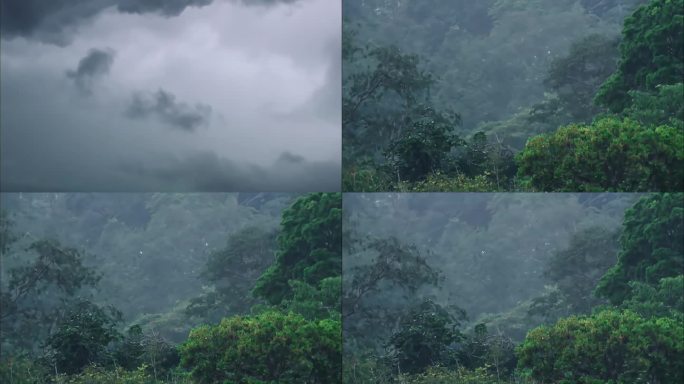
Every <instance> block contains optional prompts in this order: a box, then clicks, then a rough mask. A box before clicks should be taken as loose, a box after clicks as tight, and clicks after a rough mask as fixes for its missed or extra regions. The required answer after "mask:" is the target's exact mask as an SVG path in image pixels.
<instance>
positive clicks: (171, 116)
mask: <svg viewBox="0 0 684 384" xmlns="http://www.w3.org/2000/svg"><path fill="white" fill-rule="evenodd" d="M126 116H128V117H130V118H132V119H142V118H147V117H149V116H156V117H157V118H158V119H159V120H160V121H161V122H163V123H166V124H168V125H169V126H171V127H173V128H177V129H181V130H183V131H187V132H192V131H194V130H195V129H197V128H198V127H200V126H203V125H207V124H209V118H210V117H211V106H209V105H206V104H201V103H197V104H195V105H194V106H190V105H189V104H187V103H184V102H177V101H176V97H175V96H174V95H173V94H171V93H170V92H167V91H165V90H163V89H160V90H158V91H157V92H155V93H136V94H134V95H133V98H132V100H131V104H130V105H129V106H128V110H127V111H126Z"/></svg>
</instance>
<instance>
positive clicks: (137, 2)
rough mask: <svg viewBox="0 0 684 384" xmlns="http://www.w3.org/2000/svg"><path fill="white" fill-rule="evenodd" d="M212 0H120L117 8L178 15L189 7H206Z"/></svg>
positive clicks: (128, 10)
mask: <svg viewBox="0 0 684 384" xmlns="http://www.w3.org/2000/svg"><path fill="white" fill-rule="evenodd" d="M211 2H212V0H119V1H117V3H118V4H117V9H118V10H119V11H120V12H125V13H158V14H161V15H164V16H167V17H171V16H178V15H180V14H181V13H182V12H183V10H185V8H187V7H204V6H206V5H209V4H211Z"/></svg>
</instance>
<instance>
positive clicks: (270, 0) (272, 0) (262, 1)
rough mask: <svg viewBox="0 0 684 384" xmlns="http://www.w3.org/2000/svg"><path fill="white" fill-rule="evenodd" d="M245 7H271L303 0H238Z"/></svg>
mask: <svg viewBox="0 0 684 384" xmlns="http://www.w3.org/2000/svg"><path fill="white" fill-rule="evenodd" d="M237 1H238V2H240V3H242V4H244V5H257V6H270V5H276V4H291V3H296V2H298V1H301V0H237Z"/></svg>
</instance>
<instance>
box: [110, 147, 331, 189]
mask: <svg viewBox="0 0 684 384" xmlns="http://www.w3.org/2000/svg"><path fill="white" fill-rule="evenodd" d="M120 169H121V170H122V171H123V172H124V173H126V174H127V175H129V176H131V175H133V176H134V177H135V178H137V179H140V180H146V182H147V183H152V185H153V186H156V189H159V190H166V189H167V188H170V190H171V191H207V192H214V191H216V192H220V191H237V192H241V191H263V192H275V191H277V192H310V191H322V192H330V191H339V190H340V177H341V174H340V165H339V163H335V162H310V161H307V160H306V159H304V158H303V157H301V156H299V155H295V154H291V153H288V152H284V153H283V154H282V155H281V156H280V158H279V159H278V160H277V161H276V162H275V163H274V164H272V165H271V166H270V167H261V166H257V165H250V164H240V163H237V162H235V161H231V160H229V159H226V158H224V157H220V156H218V155H217V154H216V153H213V152H198V153H195V154H193V155H191V156H188V157H186V158H182V159H180V158H169V159H167V161H166V162H165V163H164V164H157V165H149V163H146V164H143V163H140V162H128V163H124V164H121V166H120ZM160 188H161V189H160ZM153 189H154V188H153Z"/></svg>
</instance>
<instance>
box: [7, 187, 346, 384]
mask: <svg viewBox="0 0 684 384" xmlns="http://www.w3.org/2000/svg"><path fill="white" fill-rule="evenodd" d="M2 207H3V210H2V216H1V226H0V234H1V237H0V240H1V242H0V251H1V252H2V253H1V256H2V287H1V288H2V291H1V292H2V317H1V323H0V325H1V328H0V330H1V332H2V333H1V336H2V337H1V341H2V357H1V359H0V381H2V382H3V383H10V384H19V383H218V382H221V383H222V382H234V383H256V382H259V383H330V382H339V381H340V371H341V323H340V295H339V290H340V284H341V276H340V272H341V249H340V244H341V231H342V229H341V196H340V194H324V193H318V194H310V195H303V196H296V195H291V194H275V193H240V194H225V193H224V194H218V193H217V194H100V193H98V194H80V193H68V194H3V195H2Z"/></svg>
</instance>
